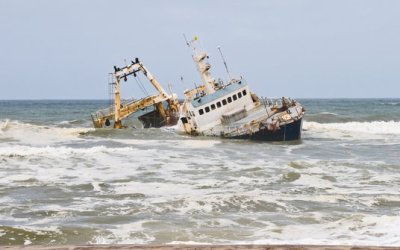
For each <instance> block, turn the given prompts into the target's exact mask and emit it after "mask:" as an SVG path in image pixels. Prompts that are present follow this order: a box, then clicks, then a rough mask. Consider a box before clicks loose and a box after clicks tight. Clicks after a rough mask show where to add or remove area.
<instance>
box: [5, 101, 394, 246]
mask: <svg viewBox="0 0 400 250" xmlns="http://www.w3.org/2000/svg"><path fill="white" fill-rule="evenodd" d="M300 102H301V103H302V104H303V105H304V106H305V108H306V115H305V121H304V123H303V139H302V140H301V141H298V142H290V143H266V142H253V141H246V140H229V139H219V138H205V137H191V136H187V135H181V134H178V133H177V132H176V131H175V129H174V128H161V129H141V128H139V127H140V126H137V123H135V121H132V124H136V125H135V126H133V125H132V128H128V129H122V130H112V129H99V130H95V129H93V128H92V123H91V118H90V113H92V112H94V111H96V110H98V109H101V108H105V107H107V105H108V101H82V100H79V101H74V100H65V101H45V100H43V101H0V245H22V244H25V245H28V244H34V245H37V244H44V245H61V244H88V243H89V244H106V243H115V244H126V243H133V244H177V243H179V244H185V243H186V244H189V243H191V244H196V243H198V244H253V243H254V244H297V243H298V244H328V245H330V244H344V245H348V244H357V245H381V246H400V99H300ZM134 127H136V128H134Z"/></svg>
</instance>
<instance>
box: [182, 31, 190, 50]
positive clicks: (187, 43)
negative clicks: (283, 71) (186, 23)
mask: <svg viewBox="0 0 400 250" xmlns="http://www.w3.org/2000/svg"><path fill="white" fill-rule="evenodd" d="M183 38H185V42H186V45H187V46H188V47H190V44H189V42H188V40H187V38H186V35H185V33H183Z"/></svg>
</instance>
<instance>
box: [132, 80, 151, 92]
mask: <svg viewBox="0 0 400 250" xmlns="http://www.w3.org/2000/svg"><path fill="white" fill-rule="evenodd" d="M134 78H135V80H136V82H137V84H138V85H139V87H140V89H141V90H142V91H143V93H144V94H145V95H147V96H148V95H149V92H147V90H146V88H145V87H144V85H143V83H142V81H141V80H140V78H139V76H137V77H134Z"/></svg>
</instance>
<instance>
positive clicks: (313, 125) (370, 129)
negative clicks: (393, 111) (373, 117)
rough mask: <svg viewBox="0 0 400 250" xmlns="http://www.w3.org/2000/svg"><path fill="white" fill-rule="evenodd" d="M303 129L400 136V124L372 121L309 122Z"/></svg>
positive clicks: (305, 123)
mask: <svg viewBox="0 0 400 250" xmlns="http://www.w3.org/2000/svg"><path fill="white" fill-rule="evenodd" d="M303 129H305V130H308V131H311V132H313V131H315V132H342V133H346V134H352V133H356V134H370V135H388V134H393V135H400V122H396V121H372V122H343V123H318V122H307V121H305V122H304V124H303Z"/></svg>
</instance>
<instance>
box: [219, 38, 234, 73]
mask: <svg viewBox="0 0 400 250" xmlns="http://www.w3.org/2000/svg"><path fill="white" fill-rule="evenodd" d="M217 48H218V50H219V53H220V54H221V58H222V61H224V65H225V69H226V73H227V74H228V78H229V81H231V79H232V77H231V74H230V73H229V70H228V65H227V64H226V61H225V57H224V55H223V54H222V51H221V46H218V47H217Z"/></svg>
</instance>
